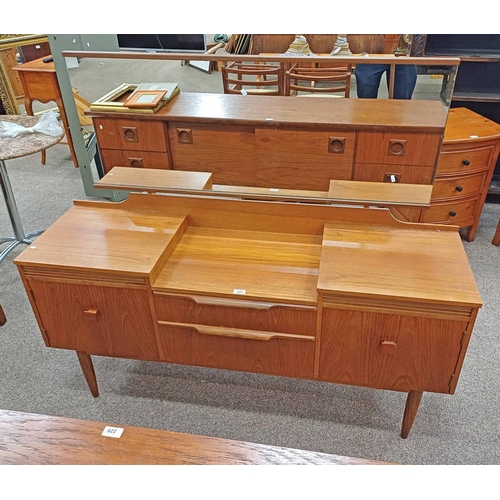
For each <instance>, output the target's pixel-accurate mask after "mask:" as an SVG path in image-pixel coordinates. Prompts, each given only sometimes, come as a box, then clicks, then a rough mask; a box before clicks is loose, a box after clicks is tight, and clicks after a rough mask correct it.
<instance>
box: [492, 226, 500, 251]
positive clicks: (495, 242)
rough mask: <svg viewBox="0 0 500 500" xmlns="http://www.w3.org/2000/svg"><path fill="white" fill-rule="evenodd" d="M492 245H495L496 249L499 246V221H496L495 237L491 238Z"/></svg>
mask: <svg viewBox="0 0 500 500" xmlns="http://www.w3.org/2000/svg"><path fill="white" fill-rule="evenodd" d="M492 243H493V245H495V246H496V247H497V246H498V245H500V219H499V220H498V226H497V230H496V232H495V236H493V240H492Z"/></svg>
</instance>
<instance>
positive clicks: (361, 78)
mask: <svg viewBox="0 0 500 500" xmlns="http://www.w3.org/2000/svg"><path fill="white" fill-rule="evenodd" d="M384 72H387V75H386V78H387V88H389V83H390V79H389V72H390V65H389V64H358V65H357V66H356V67H355V68H354V75H355V76H356V89H357V93H358V97H360V98H365V99H376V98H377V97H378V89H379V86H380V80H381V78H382V75H383V74H384ZM416 83H417V67H416V66H415V65H412V64H397V65H396V70H395V81H394V96H393V97H394V99H411V96H412V95H413V91H414V90H415V85H416Z"/></svg>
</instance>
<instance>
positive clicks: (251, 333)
mask: <svg viewBox="0 0 500 500" xmlns="http://www.w3.org/2000/svg"><path fill="white" fill-rule="evenodd" d="M158 324H159V325H166V326H173V327H175V328H190V329H192V330H196V331H197V332H198V333H199V334H201V335H215V336H217V337H234V338H240V339H247V340H266V341H267V340H271V339H273V338H275V337H277V338H284V339H293V340H305V341H309V342H311V341H314V340H315V338H314V337H313V336H311V335H297V334H294V333H278V332H265V331H261V332H260V331H256V330H245V329H243V328H228V327H225V326H209V325H195V324H193V323H174V322H173V321H162V320H160V321H158Z"/></svg>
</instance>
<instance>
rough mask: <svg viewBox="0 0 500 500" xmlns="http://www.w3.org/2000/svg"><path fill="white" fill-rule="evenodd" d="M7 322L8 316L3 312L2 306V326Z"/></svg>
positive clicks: (0, 321) (0, 319) (0, 323)
mask: <svg viewBox="0 0 500 500" xmlns="http://www.w3.org/2000/svg"><path fill="white" fill-rule="evenodd" d="M5 323H7V317H6V316H5V313H4V312H3V309H2V306H0V326H2V325H5Z"/></svg>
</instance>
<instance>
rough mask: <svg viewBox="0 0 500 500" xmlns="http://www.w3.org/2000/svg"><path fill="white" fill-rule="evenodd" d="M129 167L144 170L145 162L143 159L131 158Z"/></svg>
mask: <svg viewBox="0 0 500 500" xmlns="http://www.w3.org/2000/svg"><path fill="white" fill-rule="evenodd" d="M128 161H129V165H130V166H131V167H133V168H143V167H144V162H143V160H142V158H129V159H128Z"/></svg>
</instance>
